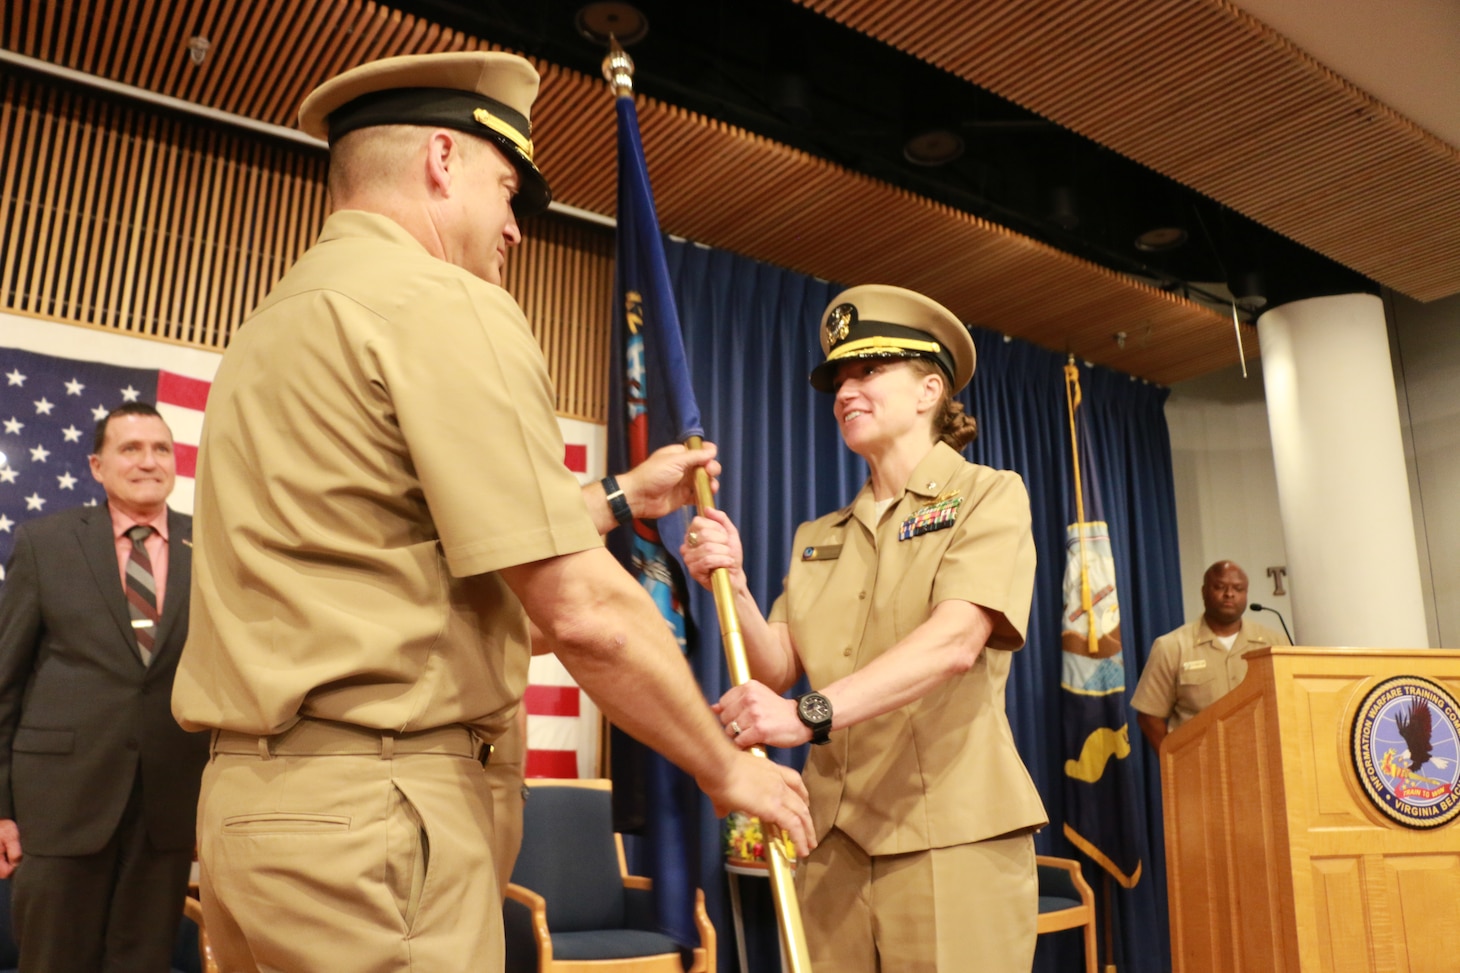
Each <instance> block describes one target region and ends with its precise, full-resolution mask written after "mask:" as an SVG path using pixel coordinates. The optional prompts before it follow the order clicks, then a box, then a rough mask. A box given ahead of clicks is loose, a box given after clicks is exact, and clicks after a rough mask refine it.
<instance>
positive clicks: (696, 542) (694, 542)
mask: <svg viewBox="0 0 1460 973" xmlns="http://www.w3.org/2000/svg"><path fill="white" fill-rule="evenodd" d="M685 540H687V541H689V546H690V547H699V546H700V535H699V534H697V533H695V532H694V531H690V532H689V534H688V535H686V537H685Z"/></svg>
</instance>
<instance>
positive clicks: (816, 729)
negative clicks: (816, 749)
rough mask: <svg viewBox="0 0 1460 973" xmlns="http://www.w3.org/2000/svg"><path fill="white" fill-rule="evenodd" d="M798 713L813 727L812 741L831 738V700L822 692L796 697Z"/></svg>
mask: <svg viewBox="0 0 1460 973" xmlns="http://www.w3.org/2000/svg"><path fill="white" fill-rule="evenodd" d="M796 715H797V716H799V717H801V722H802V723H805V724H806V725H807V726H808V727H810V728H811V742H812V743H815V744H822V743H825V742H827V741H828V740H830V739H831V700H829V699H827V698H826V697H825V696H823V695H821V694H820V693H815V692H812V693H803V694H801V695H800V696H797V697H796Z"/></svg>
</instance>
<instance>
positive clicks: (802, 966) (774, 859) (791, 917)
mask: <svg viewBox="0 0 1460 973" xmlns="http://www.w3.org/2000/svg"><path fill="white" fill-rule="evenodd" d="M700 442H701V440H700V437H699V436H691V437H690V438H689V440H688V442H686V443H685V445H686V446H688V447H689V448H690V449H698V448H699V447H700ZM695 502H696V504H697V506H698V507H699V510H700V512H701V513H704V512H705V511H706V510H713V509H715V495H714V492H713V491H712V490H711V489H710V475H709V474H708V473H706V472H705V469H704V467H700V468H699V469H697V470H695ZM710 588H711V590H712V591H713V592H714V595H715V614H717V615H719V616H720V641H721V643H722V644H723V645H724V646H725V664H726V666H727V667H728V668H729V670H730V681H731V682H732V683H734V684H735V685H737V686H739V685H740V684H741V683H746V682H749V681H750V664H749V663H748V662H746V660H745V638H744V636H742V635H741V632H740V616H739V615H738V614H737V613H736V611H735V596H734V594H733V593H732V592H731V590H730V571H729V569H728V568H716V569H715V570H714V571H712V572H711V573H710ZM750 752H751V753H753V754H755V755H756V756H757V757H762V758H765V759H767V760H769V759H770V758H769V757H768V756H767V755H766V752H765V747H760V746H756V747H751V748H750ZM772 832H774V829H772ZM768 837H770V838H771V840H770V841H767V842H766V844H765V847H766V853H767V865H768V866H769V868H768V872H769V875H770V880H771V898H772V899H773V900H774V901H775V906H776V924H777V925H778V926H780V928H781V949H782V955H783V956H784V958H785V962H786V970H787V971H788V973H811V951H810V950H809V949H808V948H807V946H806V930H805V929H803V928H802V926H801V904H800V902H798V901H797V899H796V886H795V884H794V882H793V880H792V878H791V863H790V862H788V861H787V860H786V850H785V845H784V844H783V843H782V842H781V841H780V835H779V834H777V833H771V834H769V835H768Z"/></svg>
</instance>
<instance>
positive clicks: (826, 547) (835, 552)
mask: <svg viewBox="0 0 1460 973" xmlns="http://www.w3.org/2000/svg"><path fill="white" fill-rule="evenodd" d="M841 556H842V546H841V545H840V544H822V545H821V546H820V547H808V548H806V549H805V550H804V551H802V552H801V560H803V561H835V560H836V559H837V558H839V557H841Z"/></svg>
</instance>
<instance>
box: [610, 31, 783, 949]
mask: <svg viewBox="0 0 1460 973" xmlns="http://www.w3.org/2000/svg"><path fill="white" fill-rule="evenodd" d="M608 45H609V52H608V56H607V57H605V58H604V59H603V77H604V78H605V79H606V80H607V81H608V86H609V88H610V90H612V91H613V96H614V97H615V98H629V99H632V98H633V97H634V62H633V59H632V58H630V57H629V56H628V54H627V53H625V52H624V49H623V48H622V47H621V46H620V45H619V43H618V40H617V38H615V37H613V36H612V35H609V37H608ZM636 134H637V133H636ZM620 218H622V217H620ZM701 442H702V440H701V438H700V437H699V436H691V437H689V439H688V440H687V442H686V445H687V446H688V447H689V448H690V449H697V448H699V446H700V443H701ZM695 499H696V501H697V505H698V507H699V510H700V511H701V512H702V513H703V512H704V511H706V510H713V509H715V495H714V492H713V491H712V490H711V489H710V476H709V474H708V473H706V472H705V471H704V469H703V468H701V469H697V470H695ZM710 587H711V589H712V591H713V592H714V595H715V613H716V614H717V615H719V617H720V639H721V642H722V643H723V645H724V647H725V661H726V664H727V666H728V668H729V670H730V680H731V682H733V683H734V684H735V685H737V686H739V685H741V684H742V683H746V682H749V681H750V665H749V663H748V662H746V659H745V639H744V636H743V635H742V634H741V631H740V617H739V615H737V614H736V612H735V601H734V595H733V594H732V592H731V590H730V572H729V571H728V570H727V569H725V568H719V569H717V570H715V571H714V572H712V573H711V575H710ZM751 753H753V754H755V755H756V756H757V757H760V758H761V759H763V760H769V759H770V758H769V757H768V756H767V755H766V752H765V748H764V747H752V748H751ZM767 837H769V838H770V839H771V840H769V841H767V842H766V848H767V852H768V858H767V865H768V866H769V867H768V873H769V877H770V883H771V898H772V899H773V900H774V902H775V908H776V924H777V926H779V927H780V932H781V951H782V952H781V955H782V957H783V959H784V962H785V969H786V971H787V973H811V953H810V950H809V949H807V946H806V931H805V929H804V928H803V927H802V925H801V906H800V903H798V902H797V901H796V887H795V884H794V882H793V880H792V878H791V863H790V862H789V861H787V860H786V853H785V848H784V845H783V844H782V842H781V841H780V835H779V833H775V832H774V829H771V831H769V832H768V834H767Z"/></svg>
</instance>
